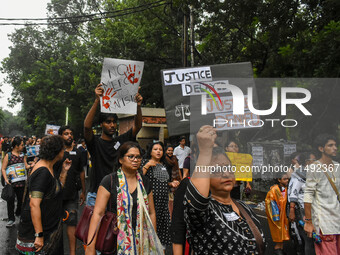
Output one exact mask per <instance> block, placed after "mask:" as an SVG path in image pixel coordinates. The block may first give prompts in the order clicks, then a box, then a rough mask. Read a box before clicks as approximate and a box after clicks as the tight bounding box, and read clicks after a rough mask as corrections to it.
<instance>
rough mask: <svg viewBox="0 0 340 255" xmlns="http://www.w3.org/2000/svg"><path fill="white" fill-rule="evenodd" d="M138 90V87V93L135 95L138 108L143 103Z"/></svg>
mask: <svg viewBox="0 0 340 255" xmlns="http://www.w3.org/2000/svg"><path fill="white" fill-rule="evenodd" d="M139 90H140V87H139V88H138V92H137V94H136V95H135V101H136V103H137V105H138V106H141V105H142V102H143V97H142V95H141V94H140V93H139Z"/></svg>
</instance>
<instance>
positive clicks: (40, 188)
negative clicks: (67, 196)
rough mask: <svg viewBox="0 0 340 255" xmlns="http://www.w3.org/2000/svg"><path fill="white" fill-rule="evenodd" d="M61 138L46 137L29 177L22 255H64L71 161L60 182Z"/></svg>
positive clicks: (20, 231) (20, 242)
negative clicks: (65, 202) (64, 206)
mask: <svg viewBox="0 0 340 255" xmlns="http://www.w3.org/2000/svg"><path fill="white" fill-rule="evenodd" d="M63 156H64V142H63V139H62V138H61V137H60V136H46V137H44V138H43V139H42V141H41V145H40V154H39V157H40V160H39V161H38V162H37V164H36V165H35V166H34V168H33V169H32V173H31V175H30V176H29V177H28V183H27V186H28V190H27V191H26V194H25V200H24V203H23V211H22V214H21V218H20V223H19V228H18V238H17V244H16V249H17V250H18V251H19V254H49V255H54V254H55V255H60V254H64V250H63V244H62V216H63V210H62V192H61V189H62V186H63V185H64V183H65V180H66V176H67V172H68V170H69V169H70V166H71V163H72V162H71V161H70V160H68V159H66V160H65V161H64V163H63V168H62V171H61V173H60V176H59V179H58V178H57V177H56V176H55V173H54V172H53V165H54V164H55V163H56V162H57V161H60V160H62V159H63Z"/></svg>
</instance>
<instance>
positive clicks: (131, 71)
mask: <svg viewBox="0 0 340 255" xmlns="http://www.w3.org/2000/svg"><path fill="white" fill-rule="evenodd" d="M143 68H144V62H140V61H134V60H124V59H115V58H104V63H103V69H102V75H101V83H102V84H103V89H104V95H103V96H102V97H101V102H100V111H101V112H105V113H124V114H136V113H137V103H136V102H135V95H136V94H137V92H138V88H139V85H140V82H141V79H142V75H143Z"/></svg>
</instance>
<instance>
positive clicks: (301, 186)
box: [288, 172, 306, 208]
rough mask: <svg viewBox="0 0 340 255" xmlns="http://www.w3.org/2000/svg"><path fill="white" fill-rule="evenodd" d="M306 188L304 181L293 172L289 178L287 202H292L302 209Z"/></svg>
mask: <svg viewBox="0 0 340 255" xmlns="http://www.w3.org/2000/svg"><path fill="white" fill-rule="evenodd" d="M305 188H306V180H304V179H303V178H302V177H301V176H299V175H298V174H297V173H296V172H294V173H293V174H292V176H291V178H290V181H289V186H288V202H289V203H290V202H294V203H296V204H298V205H299V206H300V207H301V208H305V207H304V193H305Z"/></svg>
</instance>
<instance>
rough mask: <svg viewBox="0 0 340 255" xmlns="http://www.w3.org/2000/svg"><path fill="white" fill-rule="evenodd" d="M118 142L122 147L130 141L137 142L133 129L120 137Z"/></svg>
mask: <svg viewBox="0 0 340 255" xmlns="http://www.w3.org/2000/svg"><path fill="white" fill-rule="evenodd" d="M117 140H118V141H119V142H120V144H121V145H122V144H123V143H125V142H128V141H135V140H136V137H135V136H133V134H132V128H131V129H129V130H128V131H127V132H126V133H124V134H121V135H120V136H118V138H117Z"/></svg>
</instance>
